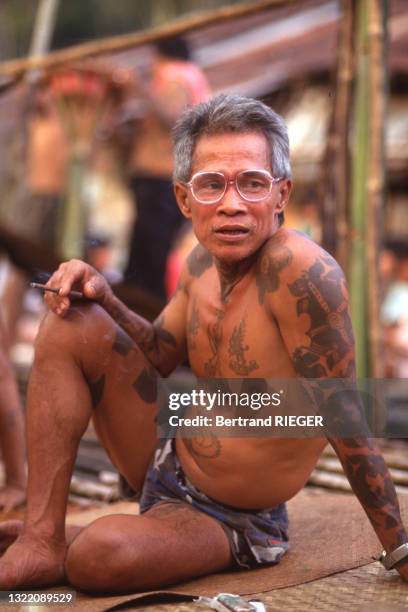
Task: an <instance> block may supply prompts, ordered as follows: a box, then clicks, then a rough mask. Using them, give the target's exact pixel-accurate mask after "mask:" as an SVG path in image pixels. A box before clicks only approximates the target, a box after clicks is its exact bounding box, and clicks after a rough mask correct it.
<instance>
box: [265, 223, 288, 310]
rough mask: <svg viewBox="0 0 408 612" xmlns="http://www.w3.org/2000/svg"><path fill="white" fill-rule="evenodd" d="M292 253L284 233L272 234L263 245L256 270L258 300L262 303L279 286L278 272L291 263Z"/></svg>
mask: <svg viewBox="0 0 408 612" xmlns="http://www.w3.org/2000/svg"><path fill="white" fill-rule="evenodd" d="M292 259H293V253H292V251H291V249H290V248H289V246H288V236H287V234H286V233H285V234H284V233H282V234H279V235H275V236H273V237H272V238H271V239H270V240H269V241H268V243H267V244H266V245H265V246H264V247H263V249H262V251H261V254H260V258H259V260H258V264H257V270H256V285H257V287H258V301H259V303H260V304H261V305H262V304H264V302H265V297H266V295H267V294H268V293H273V292H275V291H277V290H278V289H279V287H280V273H281V272H282V271H283V270H284V269H285V268H286V267H287V266H289V265H290V264H291V262H292Z"/></svg>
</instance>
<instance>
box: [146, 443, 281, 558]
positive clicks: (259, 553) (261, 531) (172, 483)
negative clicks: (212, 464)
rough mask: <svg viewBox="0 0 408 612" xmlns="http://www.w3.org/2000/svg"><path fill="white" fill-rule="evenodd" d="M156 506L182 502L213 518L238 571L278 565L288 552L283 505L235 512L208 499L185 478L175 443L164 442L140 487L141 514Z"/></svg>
mask: <svg viewBox="0 0 408 612" xmlns="http://www.w3.org/2000/svg"><path fill="white" fill-rule="evenodd" d="M159 502H172V503H183V502H184V503H187V504H190V505H191V506H192V507H193V508H196V509H197V510H199V511H200V512H203V513H204V514H207V515H208V516H212V517H213V518H215V519H216V520H217V521H218V522H219V524H220V525H221V527H222V528H223V529H224V531H225V533H226V535H227V537H228V541H229V543H230V547H231V553H232V556H233V560H234V566H235V567H236V568H237V569H249V568H251V567H257V566H259V565H264V564H271V563H279V561H280V560H281V558H282V556H283V555H284V554H285V552H286V551H287V550H288V548H289V544H288V536H287V529H288V516H287V512H286V506H285V504H279V505H278V506H276V508H268V509H267V510H238V509H237V508H233V507H231V506H226V505H224V504H221V503H219V502H217V501H215V500H213V499H210V498H209V497H207V495H205V494H204V493H202V492H201V491H199V490H198V489H197V488H196V487H195V486H194V485H193V484H192V483H191V482H190V481H189V480H188V478H187V477H186V475H185V474H184V472H183V470H182V467H181V465H180V462H179V460H178V458H177V455H176V453H175V450H174V440H165V441H164V443H163V445H162V446H160V447H159V448H158V449H157V450H156V453H155V457H154V460H153V463H152V465H151V467H150V469H149V471H148V473H147V476H146V480H145V484H144V487H143V491H142V496H141V499H140V512H141V513H143V512H146V511H147V510H149V509H150V508H151V507H152V506H154V505H155V504H157V503H159Z"/></svg>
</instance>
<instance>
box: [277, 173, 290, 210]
mask: <svg viewBox="0 0 408 612" xmlns="http://www.w3.org/2000/svg"><path fill="white" fill-rule="evenodd" d="M291 191H292V181H291V180H290V179H283V180H282V181H280V182H279V202H278V204H277V205H276V212H282V211H283V210H284V208H285V206H286V204H287V203H288V201H289V198H290V194H291Z"/></svg>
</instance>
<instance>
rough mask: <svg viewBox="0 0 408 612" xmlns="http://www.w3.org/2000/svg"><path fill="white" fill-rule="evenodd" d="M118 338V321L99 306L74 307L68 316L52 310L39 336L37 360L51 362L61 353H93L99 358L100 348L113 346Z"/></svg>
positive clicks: (36, 346) (47, 315) (42, 325)
mask: <svg viewBox="0 0 408 612" xmlns="http://www.w3.org/2000/svg"><path fill="white" fill-rule="evenodd" d="M114 335H115V324H114V322H113V321H112V319H111V318H110V317H109V315H108V314H107V313H106V312H105V311H104V310H103V308H101V307H100V306H99V305H98V304H83V305H82V304H81V305H79V304H78V305H74V306H73V307H72V308H71V309H70V310H69V311H68V313H67V314H66V316H65V317H59V316H58V315H56V314H54V313H53V312H51V311H48V312H47V314H46V316H45V318H44V320H43V321H42V324H41V326H40V329H39V332H38V335H37V339H36V343H35V354H36V359H37V361H38V360H41V358H42V357H46V358H47V359H49V358H50V357H51V356H52V355H55V354H56V353H58V352H60V351H61V350H62V351H63V352H64V353H66V354H69V353H71V354H73V355H75V354H78V353H79V354H81V355H85V354H86V352H90V353H92V354H93V355H94V356H95V352H94V351H95V350H96V349H98V348H100V347H99V346H98V345H101V343H105V344H108V343H111V342H112V339H113V338H114ZM96 354H98V353H96Z"/></svg>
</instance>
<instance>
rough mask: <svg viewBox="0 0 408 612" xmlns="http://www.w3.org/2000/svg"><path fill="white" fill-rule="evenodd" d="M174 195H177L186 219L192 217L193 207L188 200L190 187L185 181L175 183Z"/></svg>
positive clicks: (179, 205)
mask: <svg viewBox="0 0 408 612" xmlns="http://www.w3.org/2000/svg"><path fill="white" fill-rule="evenodd" d="M174 195H175V196H176V200H177V204H178V207H179V209H180V210H181V214H182V215H183V216H184V217H185V218H186V219H191V208H190V204H189V202H188V188H187V187H186V186H185V185H183V183H175V184H174Z"/></svg>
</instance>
